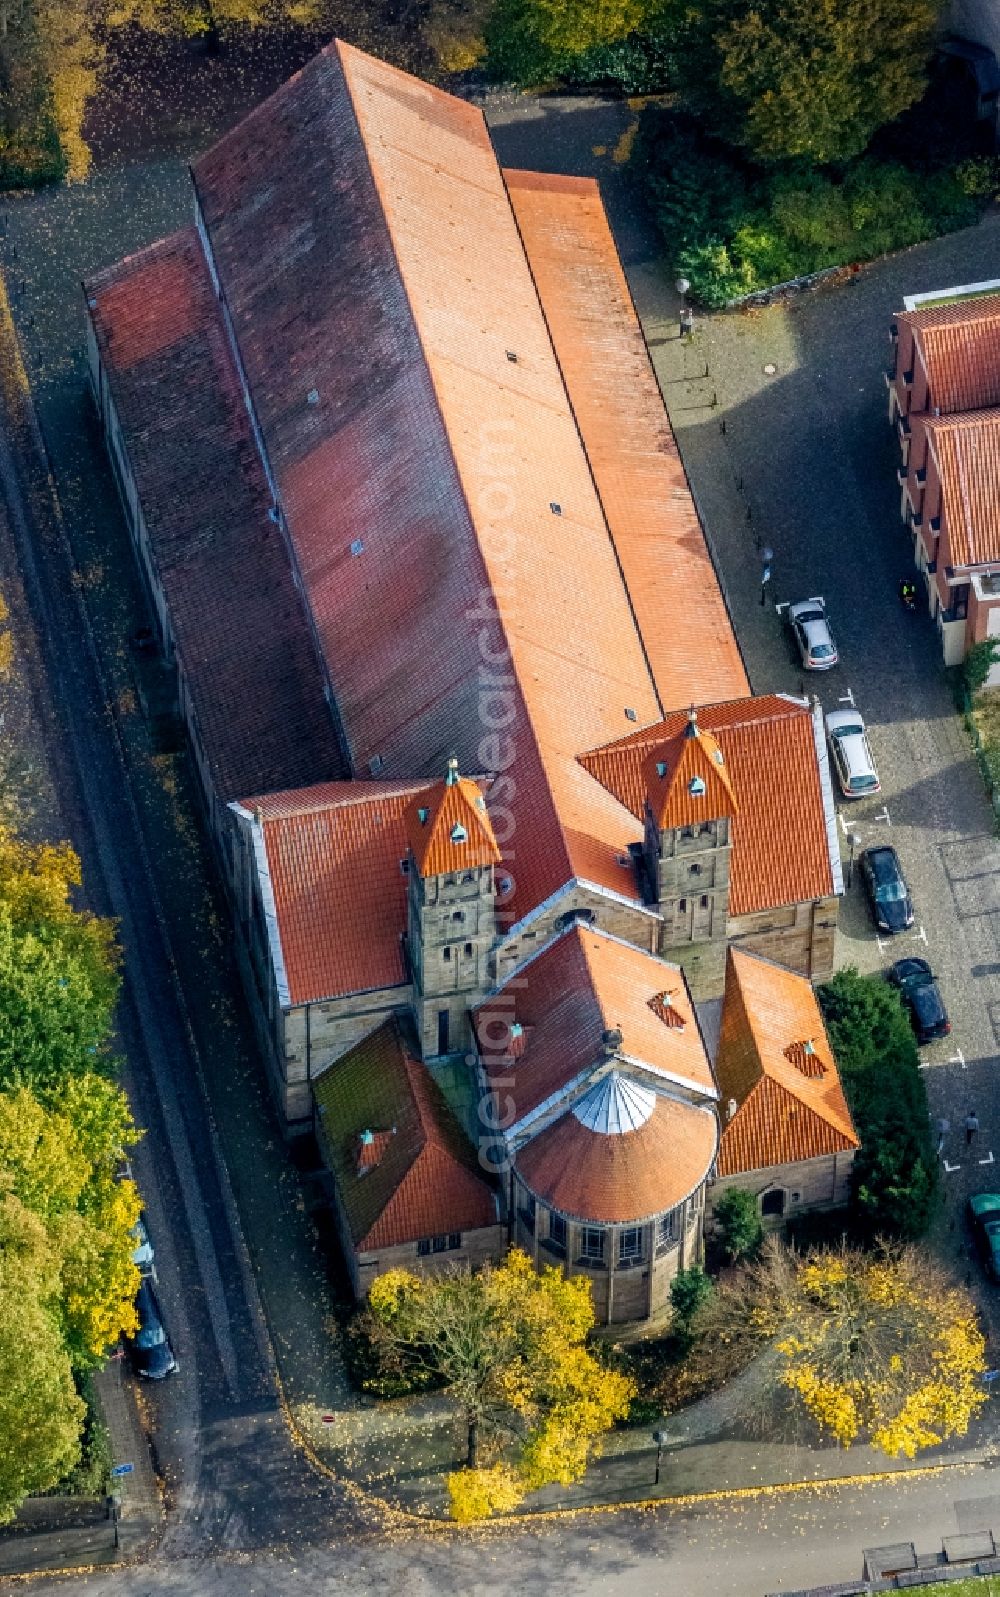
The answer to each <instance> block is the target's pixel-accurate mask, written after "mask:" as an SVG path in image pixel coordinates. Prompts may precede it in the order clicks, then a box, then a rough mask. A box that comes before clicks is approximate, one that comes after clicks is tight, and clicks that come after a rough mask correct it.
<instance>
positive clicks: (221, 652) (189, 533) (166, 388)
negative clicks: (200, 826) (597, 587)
mask: <svg viewBox="0 0 1000 1597" xmlns="http://www.w3.org/2000/svg"><path fill="white" fill-rule="evenodd" d="M85 292H86V295H87V299H88V308H89V312H90V316H91V319H92V322H93V326H94V333H95V336H96V339H97V344H98V348H99V350H100V355H101V360H102V363H103V365H104V369H105V371H106V373H107V377H108V382H109V385H110V390H111V395H112V398H113V400H114V404H115V409H116V411H117V414H118V419H119V422H120V425H121V430H122V434H123V438H124V442H125V447H126V450H127V453H128V458H129V461H130V462H131V466H132V470H133V473H134V477H135V484H136V488H137V491H138V495H139V500H140V502H141V504H142V508H143V514H144V518H145V524H146V530H147V535H148V543H149V548H150V553H151V557H152V562H153V565H154V568H155V570H156V572H157V575H158V578H159V581H160V583H161V584H162V586H163V590H164V593H165V595H166V600H167V605H168V608H169V612H170V625H171V628H172V631H173V635H174V639H175V643H176V648H177V654H178V656H179V658H180V662H181V665H182V668H183V673H184V681H185V684H186V687H187V690H188V692H189V694H190V698H191V702H192V706H193V718H194V721H195V723H196V725H197V728H198V733H199V737H200V741H201V744H202V747H203V749H204V752H205V757H206V760H207V763H208V767H209V771H210V773H211V777H212V780H213V783H214V785H215V788H216V791H217V793H218V794H219V796H220V798H221V799H223V800H228V799H232V798H235V797H237V796H238V795H239V794H241V793H247V792H255V791H258V790H261V789H265V788H268V787H291V786H295V785H297V784H299V783H304V782H310V781H315V780H317V779H319V778H328V777H338V776H342V775H344V774H345V771H344V766H343V761H342V758H341V754H340V750H339V747H338V744H337V739H336V735H335V731H334V724H333V720H332V717H331V715H330V711H329V708H328V706H327V703H326V700H325V697H324V685H323V676H322V672H321V670H320V664H319V659H318V657H317V655H316V651H315V649H314V647H313V643H312V638H311V636H310V632H309V624H308V618H307V616H306V612H305V610H304V608H303V605H302V601H301V599H300V597H299V595H298V593H297V591H296V589H295V585H294V582H293V580H292V573H291V570H290V568H289V564H288V557H287V554H286V552H285V550H284V548H283V545H282V541H281V534H280V532H279V530H278V528H277V527H276V526H275V525H274V524H273V522H272V521H271V520H270V519H269V517H268V509H269V507H270V504H271V496H270V492H269V490H268V486H267V482H266V479H265V477H264V472H263V469H262V467H261V464H260V461H259V458H258V455H257V451H256V448H255V446H254V442H253V437H252V435H251V431H250V422H249V419H248V417H247V412H246V406H245V405H244V403H243V395H242V392H241V389H240V384H239V380H238V378H237V375H236V371H235V369H234V366H233V362H232V358H231V356H230V352H229V346H228V343H227V340H226V335H225V331H224V329H223V327H222V323H221V320H220V317H219V305H218V300H217V299H216V297H215V294H214V293H213V291H212V285H211V282H210V280H209V277H208V272H207V270H206V268H205V263H204V258H203V255H202V252H201V248H200V245H199V243H198V236H197V234H196V232H195V230H194V228H186V229H184V231H183V232H180V233H175V234H173V235H172V237H170V238H166V239H163V240H162V241H161V242H160V243H159V244H154V245H153V246H152V247H151V248H150V249H147V250H143V251H142V252H141V253H140V254H138V255H133V256H130V257H128V259H126V260H124V261H120V262H119V263H118V265H117V266H113V267H111V268H110V270H108V271H106V272H102V273H100V274H99V275H98V276H96V277H95V278H93V279H92V280H91V281H90V282H89V283H87V285H86V288H85Z"/></svg>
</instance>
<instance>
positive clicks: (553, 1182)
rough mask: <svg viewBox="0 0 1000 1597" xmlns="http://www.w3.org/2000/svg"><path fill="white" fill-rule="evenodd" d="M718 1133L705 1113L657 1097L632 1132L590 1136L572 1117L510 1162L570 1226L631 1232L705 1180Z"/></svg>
mask: <svg viewBox="0 0 1000 1597" xmlns="http://www.w3.org/2000/svg"><path fill="white" fill-rule="evenodd" d="M718 1135H719V1127H718V1121H717V1120H716V1117H715V1112H714V1110H712V1109H711V1108H705V1107H704V1106H698V1105H695V1104H689V1103H681V1102H679V1101H678V1100H677V1099H672V1098H665V1097H657V1101H656V1108H655V1109H654V1110H653V1113H652V1114H651V1115H650V1117H649V1119H648V1120H647V1121H646V1123H645V1125H643V1126H640V1127H639V1128H638V1130H636V1131H626V1132H618V1133H611V1134H604V1133H602V1132H598V1131H590V1130H588V1129H587V1127H586V1126H583V1125H581V1124H580V1122H579V1121H578V1120H577V1119H576V1117H575V1115H574V1114H573V1113H572V1112H571V1111H570V1112H567V1113H566V1114H564V1115H561V1116H560V1118H559V1119H558V1120H556V1121H555V1122H554V1123H553V1124H552V1125H550V1126H547V1127H546V1128H545V1129H544V1131H541V1132H539V1134H538V1136H537V1137H533V1138H532V1140H531V1141H530V1142H529V1143H527V1145H526V1146H525V1147H523V1148H519V1149H518V1151H517V1154H516V1155H515V1161H514V1162H515V1165H516V1168H517V1172H518V1174H519V1175H520V1176H521V1177H522V1179H523V1180H524V1181H525V1183H526V1184H527V1186H528V1187H529V1188H530V1189H531V1191H532V1192H533V1193H534V1194H535V1196H536V1197H537V1198H540V1199H541V1200H542V1202H543V1203H547V1204H550V1205H551V1206H552V1208H554V1209H558V1210H559V1211H560V1212H561V1213H563V1214H565V1215H568V1216H570V1217H571V1218H573V1219H578V1220H586V1221H591V1222H594V1223H596V1224H605V1225H609V1224H614V1223H616V1222H618V1223H624V1224H635V1223H637V1222H638V1221H640V1220H647V1219H650V1218H652V1216H654V1215H657V1214H665V1213H666V1212H667V1211H668V1210H670V1209H673V1208H675V1207H676V1205H677V1204H678V1203H682V1202H683V1200H684V1199H685V1198H686V1197H688V1196H689V1195H690V1194H691V1193H692V1192H693V1191H695V1189H696V1188H697V1187H699V1186H700V1185H701V1183H702V1182H703V1181H704V1180H705V1177H706V1176H707V1175H708V1172H709V1170H710V1169H711V1167H712V1162H713V1160H714V1158H715V1152H716V1146H717V1143H718Z"/></svg>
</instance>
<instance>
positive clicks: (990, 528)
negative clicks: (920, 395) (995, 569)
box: [913, 410, 1000, 566]
mask: <svg viewBox="0 0 1000 1597" xmlns="http://www.w3.org/2000/svg"><path fill="white" fill-rule="evenodd" d="M920 427H923V428H924V429H925V431H926V434H927V438H928V441H929V443H930V445H931V448H932V449H933V451H934V456H935V459H936V461H937V467H938V476H939V479H940V483H941V517H942V522H943V524H944V528H945V532H946V537H947V545H946V546H947V550H948V564H949V565H953V566H977V565H989V564H992V563H993V562H994V561H1000V410H978V411H971V412H967V413H965V414H960V415H956V416H942V417H940V418H935V417H930V416H921V417H918V418H915V420H914V423H913V428H914V434H916V433H917V430H918V429H919V428H920Z"/></svg>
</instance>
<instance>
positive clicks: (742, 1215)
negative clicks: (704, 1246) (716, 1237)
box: [712, 1187, 764, 1262]
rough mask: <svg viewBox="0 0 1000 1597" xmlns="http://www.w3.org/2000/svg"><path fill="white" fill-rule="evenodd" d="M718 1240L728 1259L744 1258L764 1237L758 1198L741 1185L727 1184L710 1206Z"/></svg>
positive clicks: (756, 1247)
mask: <svg viewBox="0 0 1000 1597" xmlns="http://www.w3.org/2000/svg"><path fill="white" fill-rule="evenodd" d="M712 1212H713V1214H714V1216H715V1220H716V1223H717V1225H718V1227H719V1233H720V1240H721V1242H722V1246H723V1247H724V1249H725V1250H726V1253H727V1254H728V1255H729V1257H730V1259H732V1260H733V1261H734V1262H735V1260H737V1259H745V1258H746V1257H747V1256H748V1255H749V1254H751V1253H755V1252H756V1251H757V1249H758V1248H759V1247H760V1244H761V1242H762V1241H763V1240H764V1227H763V1226H762V1225H761V1220H760V1210H759V1209H758V1207H757V1199H756V1197H755V1196H754V1194H753V1193H752V1192H747V1191H745V1189H744V1188H743V1187H730V1189H729V1191H728V1192H724V1193H723V1194H722V1197H721V1198H720V1199H719V1201H718V1202H717V1203H715V1204H713V1206H712Z"/></svg>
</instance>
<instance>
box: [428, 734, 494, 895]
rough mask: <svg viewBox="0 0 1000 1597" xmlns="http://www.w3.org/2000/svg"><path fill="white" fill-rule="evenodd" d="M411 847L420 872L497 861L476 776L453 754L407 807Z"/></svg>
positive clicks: (438, 873) (443, 872)
mask: <svg viewBox="0 0 1000 1597" xmlns="http://www.w3.org/2000/svg"><path fill="white" fill-rule="evenodd" d="M406 832H407V837H408V838H409V843H410V850H411V852H412V854H413V858H414V861H415V862H416V867H417V870H418V871H419V873H420V875H421V876H445V875H447V873H448V872H449V871H461V870H468V869H470V868H472V867H473V866H476V865H499V863H500V858H501V856H500V848H499V845H498V843H497V840H496V838H495V837H494V835H493V826H492V824H491V822H490V818H489V815H488V814H487V812H486V800H485V799H484V798H483V794H482V789H481V788H480V786H479V784H478V782H472V781H470V780H469V779H468V778H467V777H464V776H460V775H459V773H458V761H457V760H456V759H455V758H454V757H452V758H451V759H450V760H449V761H448V769H447V771H446V773H445V778H444V781H443V782H439V783H437V784H436V786H434V787H430V788H427V789H425V791H424V792H422V793H418V794H417V796H416V798H415V799H414V800H413V801H412V803H411V804H410V805H409V807H408V809H407V811H406Z"/></svg>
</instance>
